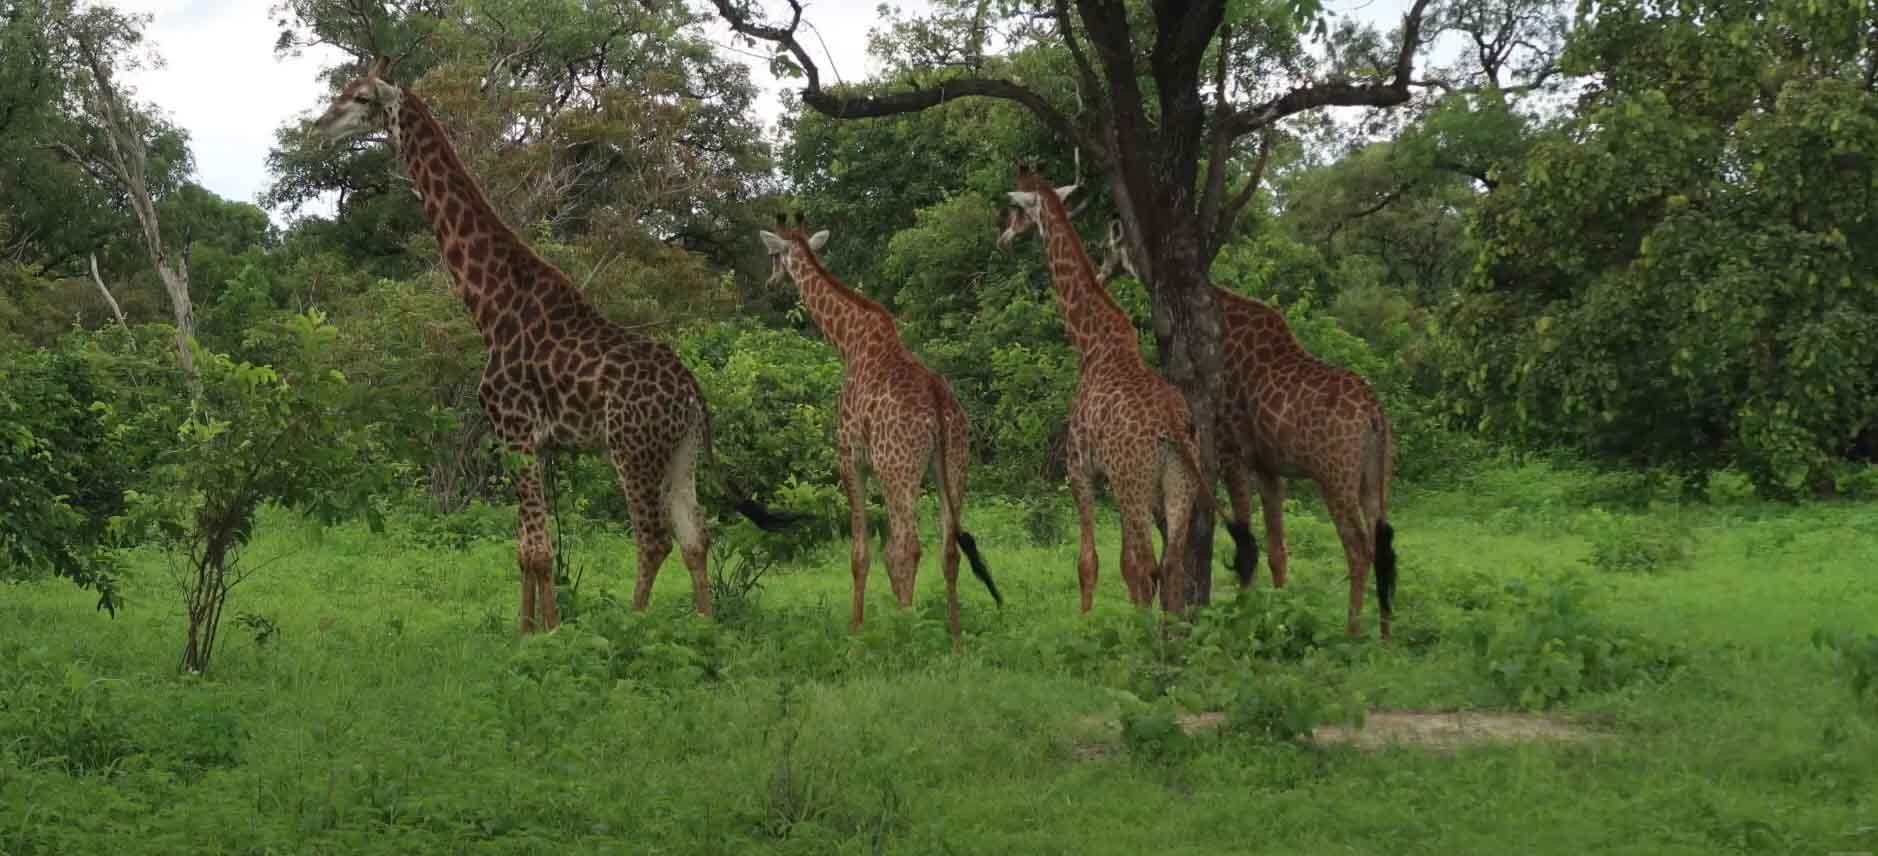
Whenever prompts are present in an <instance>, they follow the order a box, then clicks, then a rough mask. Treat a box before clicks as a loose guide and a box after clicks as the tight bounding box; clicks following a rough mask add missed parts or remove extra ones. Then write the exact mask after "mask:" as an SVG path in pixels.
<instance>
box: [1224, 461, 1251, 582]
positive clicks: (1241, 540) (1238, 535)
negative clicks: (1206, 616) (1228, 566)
mask: <svg viewBox="0 0 1878 856" xmlns="http://www.w3.org/2000/svg"><path fill="white" fill-rule="evenodd" d="M1219 467H1220V472H1221V475H1223V476H1224V477H1225V480H1226V494H1227V496H1228V497H1230V498H1231V500H1232V517H1231V518H1230V519H1228V520H1227V521H1226V532H1227V534H1230V535H1231V536H1232V545H1233V556H1232V570H1233V574H1234V575H1235V576H1237V577H1238V578H1239V586H1240V587H1241V588H1244V587H1246V586H1250V585H1252V584H1253V583H1256V582H1257V581H1258V574H1259V539H1258V538H1257V537H1256V536H1254V535H1253V534H1252V468H1251V467H1250V466H1248V465H1246V463H1245V462H1244V461H1241V460H1235V459H1234V458H1233V457H1232V456H1231V455H1230V454H1229V452H1228V450H1226V449H1224V448H1222V449H1221V450H1220V462H1219Z"/></svg>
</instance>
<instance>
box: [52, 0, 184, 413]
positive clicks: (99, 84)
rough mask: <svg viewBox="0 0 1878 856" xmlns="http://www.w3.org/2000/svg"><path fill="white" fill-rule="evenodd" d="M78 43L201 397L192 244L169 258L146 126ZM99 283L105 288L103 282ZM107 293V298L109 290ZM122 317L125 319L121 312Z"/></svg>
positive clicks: (119, 174)
mask: <svg viewBox="0 0 1878 856" xmlns="http://www.w3.org/2000/svg"><path fill="white" fill-rule="evenodd" d="M74 41H75V42H76V43H77V46H78V49H79V52H80V53H81V54H82V55H83V56H84V58H85V64H86V65H87V66H89V67H90V70H91V84H92V92H91V96H92V97H91V99H90V101H91V108H92V111H93V114H94V115H95V116H96V117H97V119H98V122H99V124H100V125H102V126H103V127H104V139H105V143H106V144H107V148H108V149H109V152H110V161H109V162H108V163H107V164H106V166H107V167H108V168H109V169H110V171H111V174H112V175H113V177H115V178H116V179H117V182H118V184H119V185H120V186H121V187H123V189H124V195H125V196H127V197H128V198H129V201H130V207H131V211H132V213H134V214H135V215H136V216H137V225H138V226H139V227H141V229H142V232H143V245H144V249H145V250H146V251H148V252H149V254H150V264H151V265H152V266H153V267H155V268H156V272H157V276H158V277H159V278H161V279H162V280H163V290H164V291H166V292H168V293H169V298H170V310H171V312H172V314H173V315H174V316H175V318H176V360H177V364H178V365H180V366H181V367H182V370H183V375H184V377H186V378H187V379H188V382H189V391H190V394H191V395H193V396H196V397H200V396H201V394H202V380H201V376H200V375H199V374H198V373H197V372H196V360H195V354H194V353H193V352H192V351H191V342H192V341H193V340H194V339H195V337H196V311H195V305H194V304H193V303H192V302H191V301H190V299H189V247H188V242H187V241H185V242H184V246H183V252H182V254H181V255H180V256H176V257H174V258H172V257H171V255H170V252H169V248H168V247H167V246H165V245H164V243H163V230H162V224H161V221H159V220H158V219H157V210H156V204H155V203H154V202H153V201H151V199H150V184H149V180H148V172H147V170H146V164H145V158H144V135H143V133H142V130H143V129H142V128H140V127H138V123H137V119H136V116H135V115H134V114H133V113H132V111H130V110H129V109H128V108H127V107H126V105H125V104H124V102H123V99H122V98H121V97H120V96H119V95H118V92H117V87H116V86H115V85H114V84H113V83H112V82H111V67H110V65H109V64H108V63H106V62H105V61H104V59H103V58H102V57H101V56H100V55H99V53H98V51H97V50H96V49H95V47H94V46H93V45H91V44H89V43H88V42H87V41H86V40H85V39H84V38H83V36H82V35H76V34H75V37H74ZM94 264H95V262H94ZM94 272H95V268H94ZM99 287H100V288H102V287H103V286H102V284H100V286H99ZM105 296H106V298H107V299H109V297H110V294H109V292H106V295H105ZM112 304H113V305H112V309H113V310H115V309H116V308H117V307H116V301H112ZM118 320H119V321H122V320H123V316H122V315H121V314H120V315H119V316H118Z"/></svg>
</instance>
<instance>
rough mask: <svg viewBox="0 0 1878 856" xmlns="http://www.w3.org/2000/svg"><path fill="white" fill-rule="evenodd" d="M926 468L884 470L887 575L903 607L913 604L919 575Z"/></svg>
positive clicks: (882, 478) (882, 474)
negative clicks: (920, 525) (921, 507)
mask: <svg viewBox="0 0 1878 856" xmlns="http://www.w3.org/2000/svg"><path fill="white" fill-rule="evenodd" d="M925 469H926V468H925V467H924V466H920V467H917V468H914V469H913V470H912V472H910V473H909V472H906V471H905V468H902V467H895V468H894V470H893V471H892V472H882V473H881V474H880V492H881V494H882V495H883V496H884V497H885V499H886V501H887V529H888V533H887V541H888V543H887V576H888V579H889V580H890V581H891V582H892V584H893V594H894V597H895V598H896V599H898V600H899V602H900V607H901V608H902V609H905V608H907V607H910V606H912V605H913V583H914V580H915V579H916V578H917V577H918V576H919V557H920V545H919V492H920V482H921V476H923V475H924V474H925Z"/></svg>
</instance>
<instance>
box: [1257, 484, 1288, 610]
mask: <svg viewBox="0 0 1878 856" xmlns="http://www.w3.org/2000/svg"><path fill="white" fill-rule="evenodd" d="M1255 477H1256V478H1257V479H1258V484H1259V509H1260V510H1261V511H1263V512H1264V513H1265V549H1266V550H1267V552H1269V553H1270V554H1271V563H1272V586H1273V587H1274V588H1284V587H1285V579H1286V578H1287V574H1286V568H1287V566H1288V565H1289V563H1290V560H1291V551H1290V550H1289V549H1287V548H1286V547H1285V483H1284V481H1282V480H1281V479H1279V477H1277V476H1275V475H1268V474H1266V473H1257V474H1256V476H1255ZM1257 572H1258V571H1257V567H1256V566H1254V568H1253V573H1255V574H1256V573H1257Z"/></svg>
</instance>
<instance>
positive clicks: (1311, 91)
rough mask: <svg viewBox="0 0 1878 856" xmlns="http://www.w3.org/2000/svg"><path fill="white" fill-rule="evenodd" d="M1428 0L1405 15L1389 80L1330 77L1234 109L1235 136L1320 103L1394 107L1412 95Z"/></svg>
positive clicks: (1229, 125) (1230, 126)
mask: <svg viewBox="0 0 1878 856" xmlns="http://www.w3.org/2000/svg"><path fill="white" fill-rule="evenodd" d="M1427 8H1428V0H1415V5H1414V6H1413V7H1411V8H1410V9H1409V11H1408V14H1406V15H1404V16H1402V46H1401V50H1400V51H1399V52H1398V53H1397V54H1396V61H1395V73H1394V75H1393V76H1391V78H1390V79H1389V80H1386V81H1372V82H1369V83H1349V82H1346V81H1328V82H1324V83H1315V84H1311V85H1309V86H1302V87H1299V88H1297V89H1293V90H1291V91H1290V92H1287V93H1285V94H1283V95H1280V96H1278V97H1277V98H1273V99H1271V100H1270V101H1267V102H1265V103H1264V104H1260V105H1259V106H1257V107H1255V108H1253V109H1251V110H1247V111H1243V112H1240V111H1235V112H1234V114H1233V116H1232V117H1230V119H1229V120H1228V121H1226V122H1225V125H1226V133H1227V134H1228V135H1229V136H1230V137H1232V138H1235V139H1236V138H1238V137H1242V136H1245V135H1246V134H1250V133H1252V132H1253V131H1256V130H1259V129H1260V128H1264V127H1266V126H1268V125H1271V124H1272V123H1273V122H1277V121H1278V120H1280V119H1283V118H1285V117H1287V116H1293V115H1296V114H1298V113H1303V112H1305V111H1307V110H1315V109H1317V108H1319V107H1393V106H1395V105H1397V104H1401V103H1403V102H1405V101H1407V100H1408V99H1409V86H1410V84H1411V83H1413V80H1412V78H1411V75H1412V74H1413V73H1414V70H1415V50H1416V48H1418V47H1420V45H1421V29H1422V13H1423V11H1424V10H1426V9H1427Z"/></svg>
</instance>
